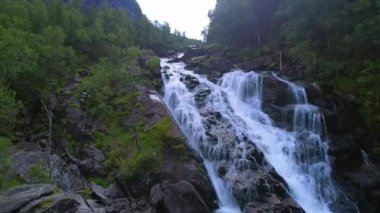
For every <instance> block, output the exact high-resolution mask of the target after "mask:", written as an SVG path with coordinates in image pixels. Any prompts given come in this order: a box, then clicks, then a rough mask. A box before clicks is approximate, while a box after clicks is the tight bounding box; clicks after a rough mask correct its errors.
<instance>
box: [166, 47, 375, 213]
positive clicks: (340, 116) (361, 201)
mask: <svg viewBox="0 0 380 213" xmlns="http://www.w3.org/2000/svg"><path fill="white" fill-rule="evenodd" d="M180 61H183V62H186V63H187V68H189V69H191V70H195V72H196V73H199V74H203V75H206V76H207V78H208V79H210V80H211V81H216V80H217V79H218V78H220V77H221V76H222V75H223V74H224V73H226V72H229V71H230V70H231V69H234V68H242V69H245V70H254V71H257V72H262V71H274V72H272V73H270V74H268V75H264V76H266V77H265V78H264V79H263V84H264V86H263V110H264V111H265V113H267V114H268V115H269V116H270V117H271V119H273V120H274V121H275V122H276V125H277V126H278V127H281V128H284V129H289V128H290V123H292V122H293V120H292V119H291V117H292V116H289V113H291V109H289V108H287V104H288V103H289V99H291V98H292V97H291V94H290V91H289V88H287V87H286V85H285V84H284V82H282V81H279V80H278V79H276V78H275V77H274V76H273V73H274V74H276V75H281V76H283V77H284V78H286V79H289V80H292V81H293V82H294V83H296V84H298V85H302V86H303V87H304V88H305V89H306V93H307V98H308V100H309V102H310V103H311V104H313V105H316V106H318V107H319V108H320V111H321V112H322V113H323V115H324V118H325V120H324V122H325V126H326V136H327V138H328V145H329V148H328V155H329V160H330V162H331V166H332V176H333V179H334V184H335V185H336V186H337V197H338V198H337V201H336V202H335V203H334V204H333V205H332V206H331V209H333V210H335V211H340V210H342V211H344V212H351V211H353V212H355V208H356V207H355V206H357V208H358V209H359V210H360V211H361V212H376V211H377V209H378V208H379V206H378V205H379V204H378V202H377V200H379V199H380V176H379V175H380V170H379V162H378V160H377V159H378V158H377V156H374V155H369V156H368V155H367V154H366V151H365V150H368V151H370V150H371V144H373V143H374V140H375V139H376V135H373V131H370V130H369V129H368V128H367V126H366V124H365V122H364V119H363V117H362V115H361V113H360V111H359V106H360V103H358V101H357V99H356V98H355V97H354V96H352V95H351V94H336V93H333V92H332V90H330V89H329V88H326V87H324V86H323V85H319V84H317V83H316V82H309V81H308V80H307V78H306V76H307V73H305V69H304V66H302V64H300V63H299V62H298V61H297V60H296V59H293V58H290V57H288V56H286V55H281V54H280V53H278V54H272V55H267V56H262V57H260V58H253V59H244V60H242V59H241V58H239V57H238V56H236V55H234V54H232V53H231V52H229V51H228V50H215V49H213V48H198V49H190V50H188V51H187V52H185V54H184V56H183V57H182V58H175V59H173V60H172V61H171V62H180ZM279 69H281V71H275V70H279ZM184 79H185V80H186V78H184ZM188 82H189V85H190V86H191V85H194V87H196V86H197V82H192V81H191V79H188ZM189 88H191V87H189ZM206 92H207V91H206ZM207 95H208V94H207V93H206V94H204V96H207ZM284 114H287V115H288V116H284ZM289 117H290V119H289ZM213 123H215V122H213ZM211 126H213V125H211ZM211 132H212V131H211ZM339 197H340V198H339Z"/></svg>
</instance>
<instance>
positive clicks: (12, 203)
mask: <svg viewBox="0 0 380 213" xmlns="http://www.w3.org/2000/svg"><path fill="white" fill-rule="evenodd" d="M54 190H55V186H53V185H49V184H38V185H23V186H19V187H15V188H12V189H9V190H7V191H5V192H1V193H0V209H1V211H2V212H16V211H18V210H19V209H20V208H22V207H23V206H24V205H26V204H27V203H29V202H32V201H34V200H37V199H39V198H41V197H43V196H46V195H49V194H52V193H53V192H54Z"/></svg>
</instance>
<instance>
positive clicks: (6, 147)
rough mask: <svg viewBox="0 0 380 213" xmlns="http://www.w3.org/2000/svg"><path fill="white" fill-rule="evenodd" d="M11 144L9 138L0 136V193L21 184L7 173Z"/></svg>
mask: <svg viewBox="0 0 380 213" xmlns="http://www.w3.org/2000/svg"><path fill="white" fill-rule="evenodd" d="M12 148H13V146H12V143H11V140H10V139H9V138H6V137H1V136H0V162H1V163H0V191H1V190H3V189H8V188H12V187H15V186H18V185H20V184H21V181H20V180H19V179H18V178H17V177H15V176H14V175H12V174H11V173H10V171H9V169H10V164H11V159H10V154H11V151H12Z"/></svg>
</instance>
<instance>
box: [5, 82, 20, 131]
mask: <svg viewBox="0 0 380 213" xmlns="http://www.w3.org/2000/svg"><path fill="white" fill-rule="evenodd" d="M0 106H1V108H0V134H5V133H7V132H8V131H10V130H11V129H12V128H13V125H14V124H15V122H16V119H17V114H18V113H19V111H20V109H21V107H22V105H21V103H20V102H18V101H16V99H15V93H14V92H13V91H11V90H9V89H7V88H6V87H4V86H1V84H0Z"/></svg>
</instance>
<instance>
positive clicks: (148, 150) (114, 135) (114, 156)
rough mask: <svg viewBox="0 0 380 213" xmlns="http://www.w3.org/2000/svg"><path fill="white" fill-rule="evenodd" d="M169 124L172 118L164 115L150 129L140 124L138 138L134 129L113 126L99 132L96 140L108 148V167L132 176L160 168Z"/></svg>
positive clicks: (101, 145) (99, 144)
mask: <svg viewBox="0 0 380 213" xmlns="http://www.w3.org/2000/svg"><path fill="white" fill-rule="evenodd" d="M170 128H171V121H170V119H169V118H163V119H162V120H161V121H159V122H157V123H156V124H155V125H154V126H153V127H151V128H149V129H144V128H142V127H141V128H139V129H138V141H136V140H135V138H134V137H133V133H132V131H131V129H128V128H121V127H112V128H109V129H108V131H107V134H105V133H100V132H98V133H97V134H96V143H97V146H98V147H100V148H101V149H102V150H104V151H105V153H106V156H107V165H108V166H109V168H112V169H113V170H114V173H117V172H118V173H119V174H121V175H122V176H123V177H125V178H126V179H130V178H134V177H137V176H139V175H140V174H142V173H146V172H156V171H157V169H158V168H159V166H160V162H161V159H162V153H161V152H162V148H163V146H164V145H165V141H166V138H167V137H168V132H169V129H170Z"/></svg>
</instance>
